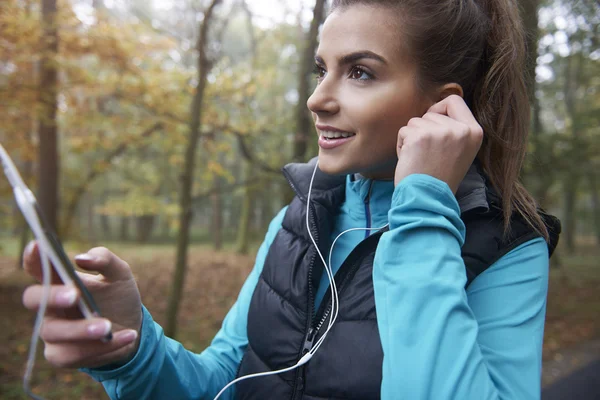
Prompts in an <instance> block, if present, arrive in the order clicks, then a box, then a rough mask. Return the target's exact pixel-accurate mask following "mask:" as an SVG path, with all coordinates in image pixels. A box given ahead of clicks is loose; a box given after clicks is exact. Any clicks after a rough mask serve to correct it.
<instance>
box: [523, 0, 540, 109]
mask: <svg viewBox="0 0 600 400" xmlns="http://www.w3.org/2000/svg"><path fill="white" fill-rule="evenodd" d="M520 4H521V15H522V16H523V18H522V19H523V23H524V25H525V34H526V45H527V67H526V68H527V89H528V93H529V100H530V101H531V103H532V104H533V99H535V87H536V81H535V68H536V66H537V57H538V41H539V36H540V33H539V27H538V7H539V0H522V1H520Z"/></svg>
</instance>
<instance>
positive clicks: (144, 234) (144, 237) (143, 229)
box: [136, 215, 156, 244]
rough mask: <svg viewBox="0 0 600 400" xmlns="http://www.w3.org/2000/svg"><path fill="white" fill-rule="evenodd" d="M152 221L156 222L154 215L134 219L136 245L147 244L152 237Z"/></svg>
mask: <svg viewBox="0 0 600 400" xmlns="http://www.w3.org/2000/svg"><path fill="white" fill-rule="evenodd" d="M154 221H156V215H142V216H139V217H137V218H136V222H137V242H138V243H140V244H143V243H148V240H150V238H151V237H152V231H154Z"/></svg>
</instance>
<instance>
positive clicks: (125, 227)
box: [119, 216, 129, 242]
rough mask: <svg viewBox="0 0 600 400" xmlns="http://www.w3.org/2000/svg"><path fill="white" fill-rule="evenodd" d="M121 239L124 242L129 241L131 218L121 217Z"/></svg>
mask: <svg viewBox="0 0 600 400" xmlns="http://www.w3.org/2000/svg"><path fill="white" fill-rule="evenodd" d="M119 239H120V240H121V241H123V242H127V241H128V240H129V217H125V216H123V217H121V223H120V226H119Z"/></svg>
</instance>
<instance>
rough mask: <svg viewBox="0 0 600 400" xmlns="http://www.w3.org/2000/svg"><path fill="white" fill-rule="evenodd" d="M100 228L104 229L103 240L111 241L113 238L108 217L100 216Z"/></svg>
mask: <svg viewBox="0 0 600 400" xmlns="http://www.w3.org/2000/svg"><path fill="white" fill-rule="evenodd" d="M100 226H101V228H102V239H104V240H110V239H111V238H112V232H111V229H110V219H109V218H108V215H103V214H100Z"/></svg>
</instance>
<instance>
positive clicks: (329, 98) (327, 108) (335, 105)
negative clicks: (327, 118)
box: [306, 77, 340, 115]
mask: <svg viewBox="0 0 600 400" xmlns="http://www.w3.org/2000/svg"><path fill="white" fill-rule="evenodd" d="M306 106H307V107H308V109H309V110H310V111H311V112H313V113H315V114H317V115H323V114H335V113H337V112H338V111H339V110H340V104H339V102H338V100H337V96H336V95H335V87H334V84H333V82H332V81H328V79H327V77H326V78H325V79H323V80H322V81H321V83H319V84H318V85H317V87H316V88H315V91H314V92H313V94H312V95H311V96H310V97H309V98H308V101H307V102H306Z"/></svg>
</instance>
